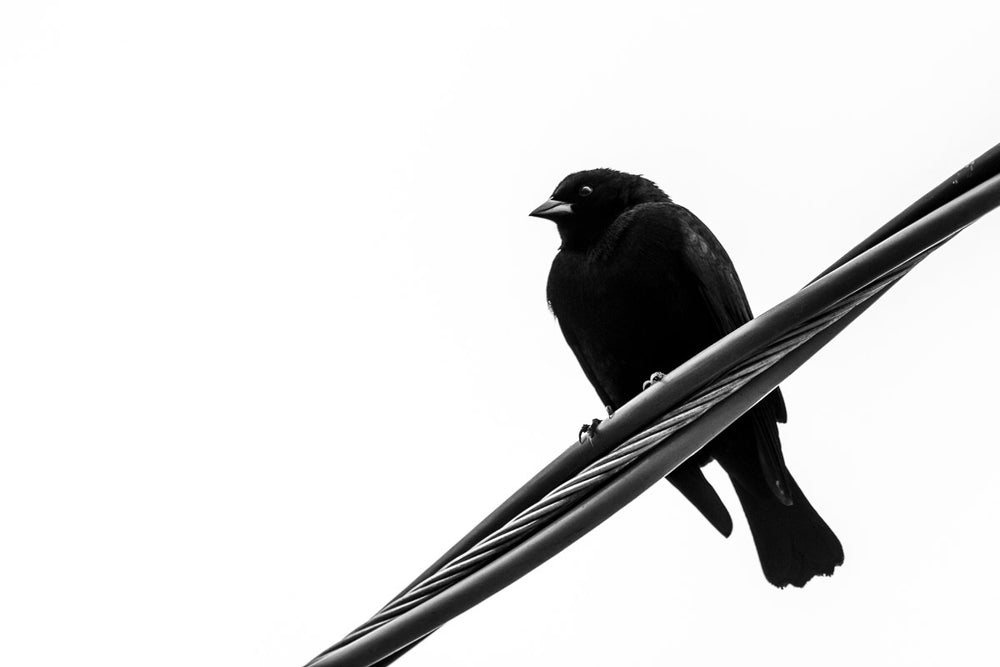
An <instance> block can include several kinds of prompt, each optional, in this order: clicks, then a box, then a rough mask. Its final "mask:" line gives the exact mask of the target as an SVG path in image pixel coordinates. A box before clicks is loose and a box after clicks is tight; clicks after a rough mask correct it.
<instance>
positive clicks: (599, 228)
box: [557, 219, 614, 251]
mask: <svg viewBox="0 0 1000 667" xmlns="http://www.w3.org/2000/svg"><path fill="white" fill-rule="evenodd" d="M612 222H614V221H613V220H612V221H600V220H575V219H574V220H568V221H567V222H565V223H560V224H559V225H557V228H558V229H559V238H560V239H562V244H561V245H560V246H559V247H560V248H561V249H563V250H575V251H583V250H588V249H590V248H592V247H594V246H595V245H597V243H598V241H600V239H601V237H602V236H603V235H604V232H606V231H607V229H608V227H610V226H611V223H612Z"/></svg>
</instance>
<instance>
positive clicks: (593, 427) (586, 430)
mask: <svg viewBox="0 0 1000 667" xmlns="http://www.w3.org/2000/svg"><path fill="white" fill-rule="evenodd" d="M600 423H601V420H600V419H595V420H594V421H592V422H590V423H589V424H584V425H583V426H581V427H580V433H579V434H578V435H577V436H576V437H577V440H579V441H580V442H581V443H582V442H583V436H584V435H586V436H587V437H588V438H592V437H593V436H594V434H595V433H597V425H598V424H600Z"/></svg>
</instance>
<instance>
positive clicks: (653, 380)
mask: <svg viewBox="0 0 1000 667" xmlns="http://www.w3.org/2000/svg"><path fill="white" fill-rule="evenodd" d="M665 377H667V374H666V373H661V372H660V371H656V372H655V373H653V374H652V375H650V376H649V379H648V380H646V381H645V382H643V383H642V390H643V391H646V390H647V389H649V388H650V387H652V386H653V385H654V384H656V383H657V382H659V381H660V380H662V379H663V378H665Z"/></svg>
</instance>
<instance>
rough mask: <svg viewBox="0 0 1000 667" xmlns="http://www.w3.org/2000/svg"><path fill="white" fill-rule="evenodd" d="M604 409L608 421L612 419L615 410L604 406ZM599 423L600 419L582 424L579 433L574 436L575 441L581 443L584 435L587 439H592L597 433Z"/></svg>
mask: <svg viewBox="0 0 1000 667" xmlns="http://www.w3.org/2000/svg"><path fill="white" fill-rule="evenodd" d="M604 409H605V410H607V411H608V419H611V418H612V417H614V416H615V409H614V408H612V407H611V406H610V405H605V406H604ZM600 423H601V420H600V419H595V420H594V421H592V422H590V423H589V424H584V425H583V426H581V427H580V433H579V434H578V435H577V436H576V437H577V439H578V440H579V441H580V442H583V436H584V435H586V436H587V437H593V435H594V434H595V433H597V425H598V424H600Z"/></svg>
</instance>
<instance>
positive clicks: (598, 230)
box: [529, 169, 670, 247]
mask: <svg viewBox="0 0 1000 667" xmlns="http://www.w3.org/2000/svg"><path fill="white" fill-rule="evenodd" d="M656 201H670V197H668V196H667V195H665V194H664V193H663V191H662V190H660V188H658V187H657V186H656V184H655V183H653V182H652V181H650V180H649V179H646V178H643V177H642V176H635V175H633V174H626V173H625V172H622V171H615V170H614V169H590V170H588V171H578V172H576V173H575V174H570V175H569V176H567V177H566V178H564V179H563V180H562V182H561V183H559V185H558V186H557V187H556V189H555V191H554V192H553V193H552V197H551V198H550V199H549V200H548V201H547V202H545V203H544V204H542V205H541V206H539V207H538V208H536V209H535V210H534V211H532V212H531V213H529V215H532V216H534V217H536V218H545V219H547V220H551V221H553V222H554V223H556V225H558V227H559V235H560V236H561V237H562V240H563V247H586V246H587V245H590V244H591V243H593V242H594V241H596V240H597V239H598V238H600V236H601V234H602V233H603V232H604V230H605V229H607V228H608V227H609V226H610V225H611V223H612V222H614V221H615V219H616V218H617V217H618V216H620V215H621V214H622V213H624V212H625V211H627V210H628V209H630V208H632V207H633V206H637V205H639V204H645V203H648V202H656Z"/></svg>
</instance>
